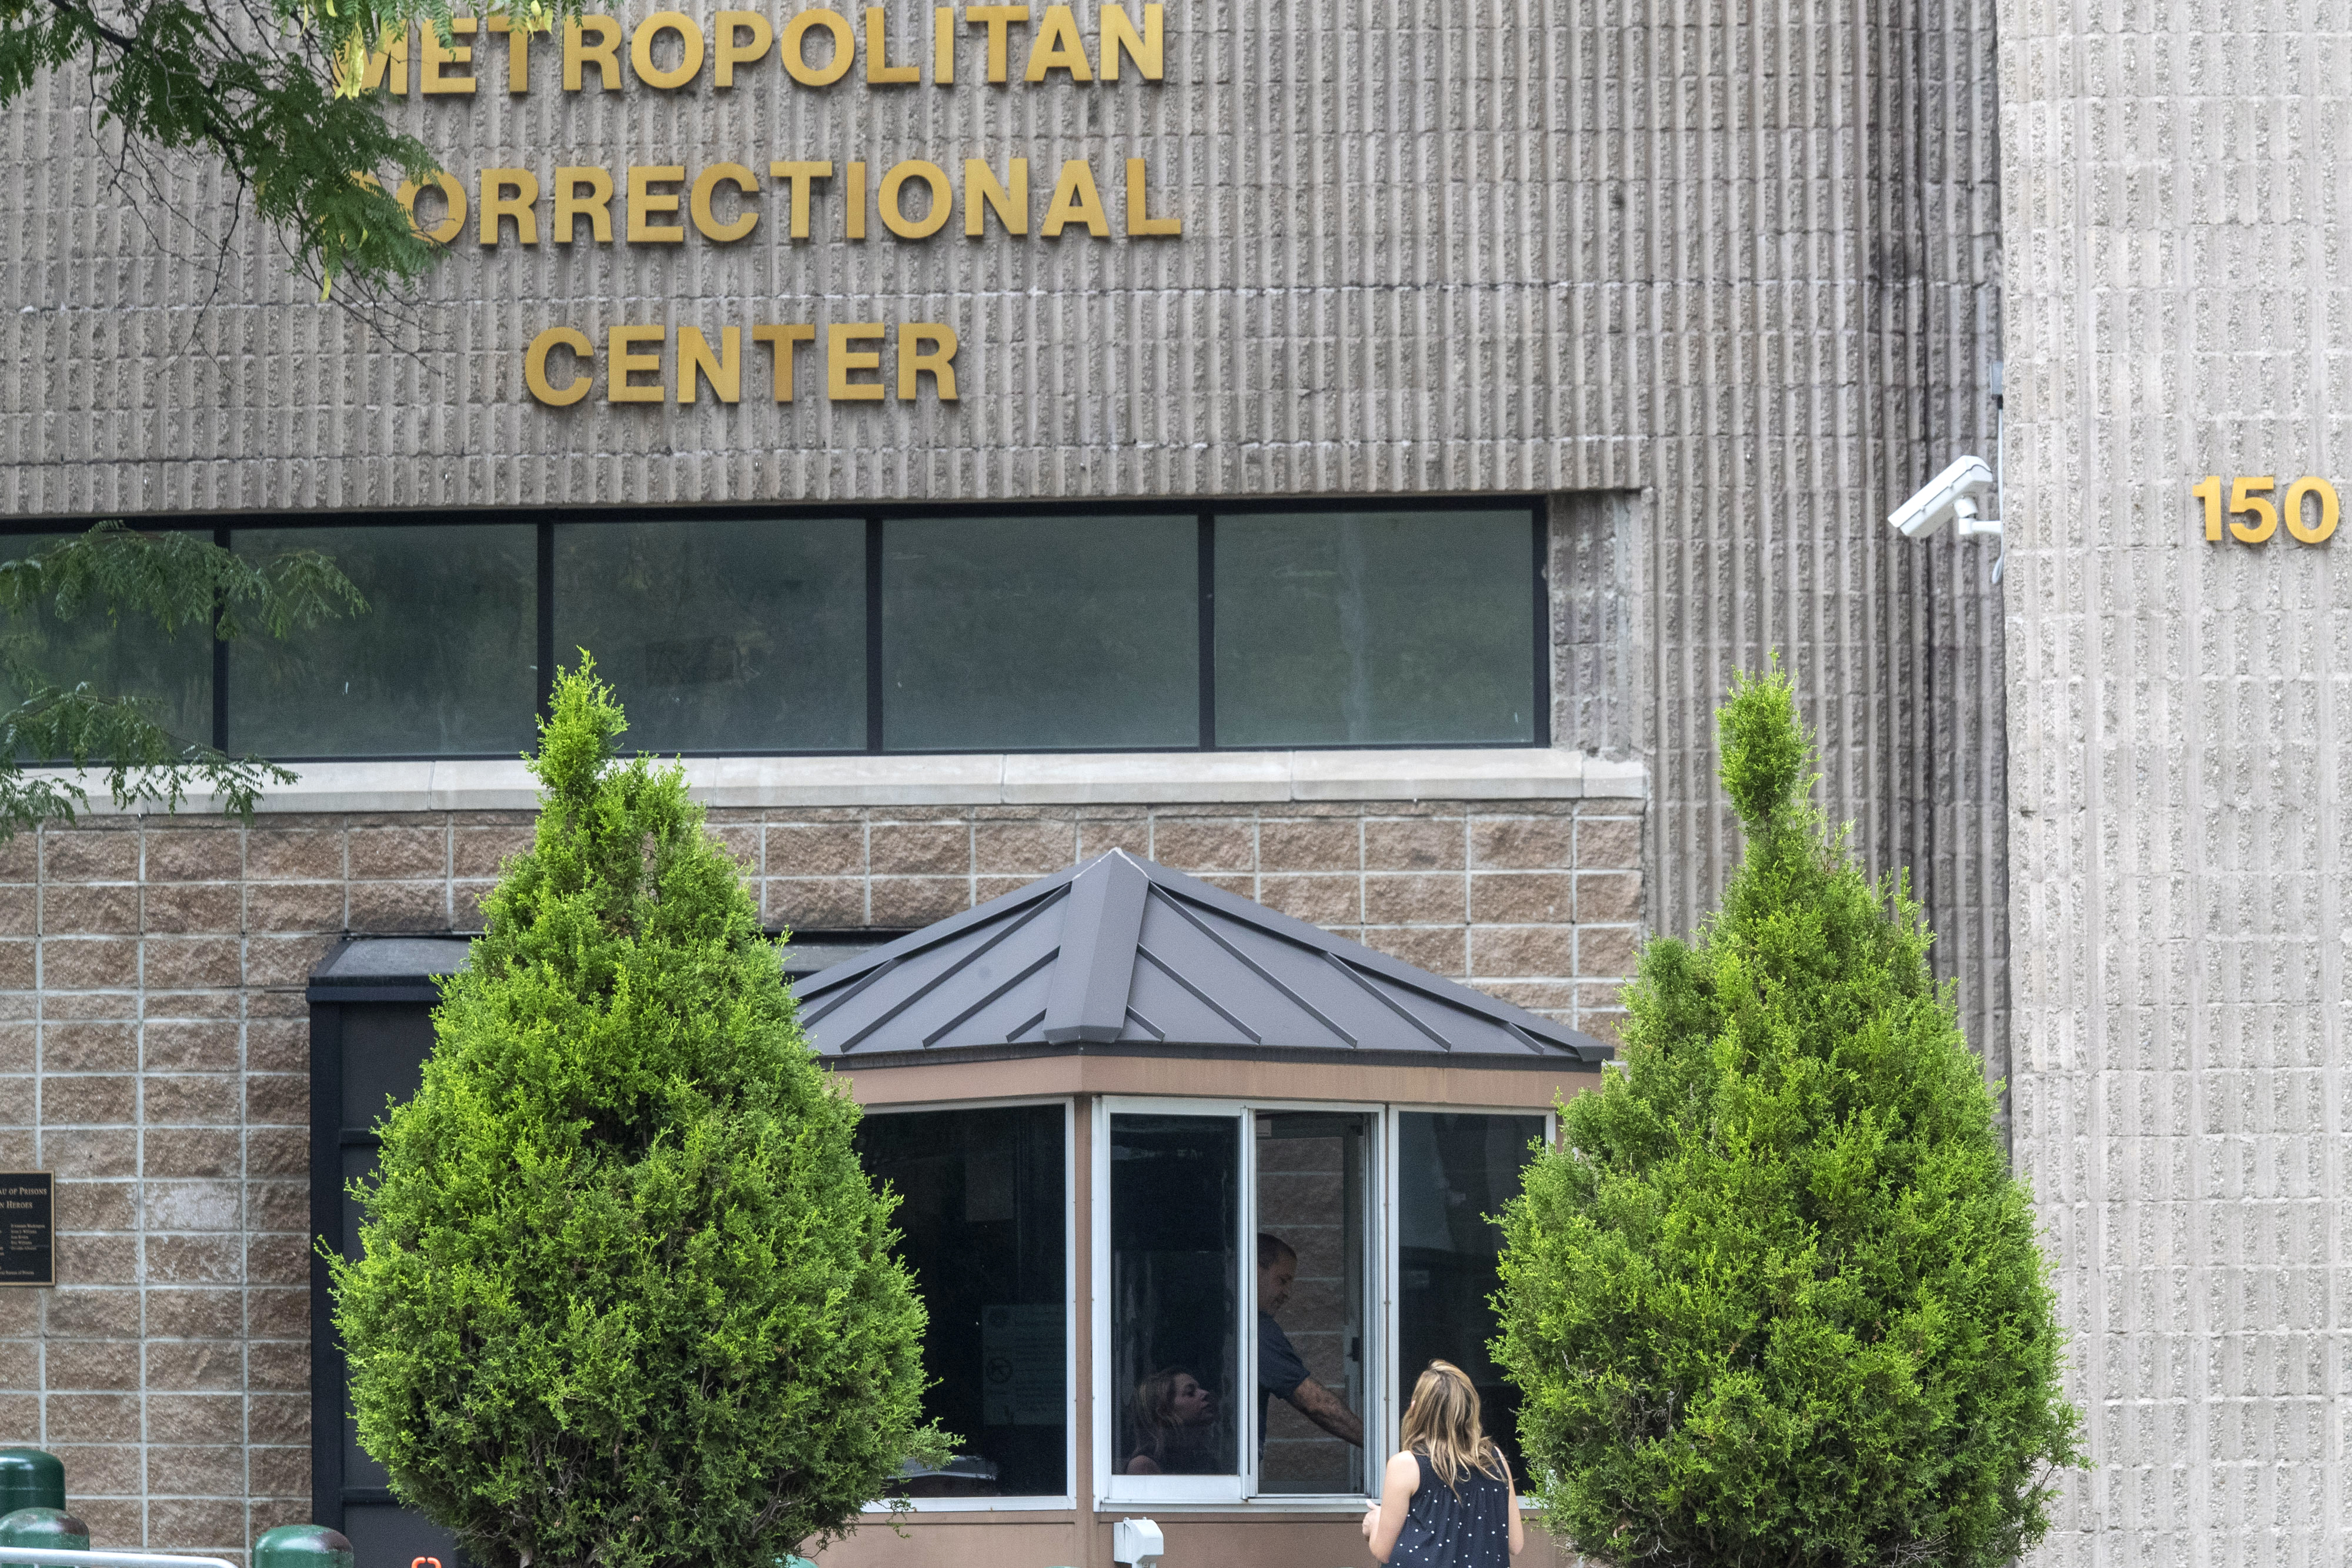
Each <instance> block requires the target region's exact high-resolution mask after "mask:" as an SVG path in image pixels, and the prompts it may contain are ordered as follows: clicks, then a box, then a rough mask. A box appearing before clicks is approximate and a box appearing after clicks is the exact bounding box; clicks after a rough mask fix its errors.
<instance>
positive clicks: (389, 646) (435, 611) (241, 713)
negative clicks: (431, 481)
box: [228, 523, 539, 757]
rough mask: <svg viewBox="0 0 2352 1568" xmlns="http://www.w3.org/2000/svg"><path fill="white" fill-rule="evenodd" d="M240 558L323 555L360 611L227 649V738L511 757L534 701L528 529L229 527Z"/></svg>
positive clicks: (286, 749) (533, 554)
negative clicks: (359, 598) (354, 593)
mask: <svg viewBox="0 0 2352 1568" xmlns="http://www.w3.org/2000/svg"><path fill="white" fill-rule="evenodd" d="M233 538H234V543H235V546H236V550H237V553H238V554H240V555H246V556H255V557H257V556H263V555H268V554H269V553H271V552H272V551H276V550H280V549H315V550H323V551H325V552H326V553H327V554H328V555H330V556H331V557H333V558H334V562H335V564H336V565H337V566H338V567H341V569H342V570H343V573H344V575H345V576H347V577H349V578H350V579H351V580H352V581H353V582H354V583H356V584H358V586H359V590H360V591H361V592H362V593H363V594H365V595H366V596H367V601H368V611H367V612H366V613H365V614H362V615H359V616H355V617H351V618H347V619H342V620H336V621H329V622H325V623H323V624H321V625H320V626H318V627H315V628H313V629H311V630H310V631H308V632H303V633H301V634H300V635H299V636H297V637H294V638H290V639H289V640H288V641H286V642H283V643H278V642H273V641H271V640H270V639H269V638H268V637H246V638H244V639H241V640H240V641H238V642H237V643H233V644H232V645H231V646H230V649H229V687H228V697H229V700H228V747H229V749H230V750H232V751H258V752H262V753H264V754H266V755H268V756H274V757H369V756H391V757H462V756H467V755H469V754H470V755H477V756H481V755H488V756H502V757H511V756H513V755H514V754H515V753H517V752H519V751H521V750H522V749H523V748H524V747H528V746H529V745H530V741H531V734H532V730H531V716H532V714H533V712H534V710H535V708H536V706H537V705H538V701H539V672H538V670H537V669H536V668H535V667H534V663H535V655H534V653H533V652H532V650H533V647H534V645H535V643H537V641H538V626H539V620H538V616H539V612H538V593H537V561H538V530H537V529H536V528H533V527H531V526H530V525H528V524H509V523H459V524H449V525H446V526H444V525H435V526H430V527H420V528H299V529H297V528H240V529H238V530H237V531H236V534H235V536H233Z"/></svg>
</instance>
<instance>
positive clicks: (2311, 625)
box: [2000, 0, 2352, 1568]
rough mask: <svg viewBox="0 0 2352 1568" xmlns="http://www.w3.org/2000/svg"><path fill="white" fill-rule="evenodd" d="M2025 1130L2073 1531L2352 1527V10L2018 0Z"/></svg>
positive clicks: (2274, 1539) (2279, 1555)
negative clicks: (2221, 505) (2350, 972)
mask: <svg viewBox="0 0 2352 1568" xmlns="http://www.w3.org/2000/svg"><path fill="white" fill-rule="evenodd" d="M2000 24H2001V53H2000V76H2001V88H2002V119H2001V126H2000V145H2001V148H2002V157H2003V164H2004V173H2003V183H2002V191H2003V200H2004V203H2005V205H2006V208H2007V214H2008V217H2007V224H2006V225H2005V226H2006V230H2007V233H2008V234H2009V235H2010V236H2011V242H2010V245H2009V247H2008V255H2009V257H2010V270H2009V274H2008V277H2007V284H2006V289H2007V296H2008V298H2007V304H2006V320H2007V328H2008V334H2007V335H2008V343H2009V348H2008V354H2007V361H2008V366H2009V371H2008V376H2009V385H2010V389H2011V397H2010V405H2009V406H2010V410H2011V415H2012V418H2011V427H2010V441H2009V476H2008V479H2009V484H2008V490H2009V497H2008V527H2009V529H2010V535H2011V537H2010V541H2009V568H2008V587H2009V592H2010V601H2009V608H2010V626H2009V638H2008V647H2009V650H2010V670H2009V683H2008V684H2009V695H2008V709H2009V717H2010V734H2011V779H2010V789H2011V800H2012V801H2013V803H2014V813H2013V816H2012V820H2011V847H2012V851H2013V859H2012V862H2011V867H2012V869H2011V921H2012V942H2013V952H2014V953H2015V955H2016V957H2015V960H2014V966H2013V969H2012V973H2011V986H2012V989H2013V995H2014V998H2015V1006H2016V1009H2017V1011H2016V1027H2015V1030H2014V1036H2015V1042H2016V1043H2015V1050H2016V1057H2017V1060H2016V1093H2015V1107H2016V1123H2015V1133H2016V1137H2015V1147H2016V1151H2017V1155H2018V1159H2019V1163H2020V1165H2021V1166H2022V1167H2023V1170H2024V1173H2025V1174H2026V1175H2027V1176H2030V1177H2031V1178H2032V1181H2033V1184H2034V1186H2035V1190H2036V1195H2037V1197H2038V1199H2039V1202H2040V1204H2041V1212H2042V1217H2043V1218H2044V1220H2045V1221H2046V1223H2047V1224H2048V1226H2049V1228H2050V1236H2051V1241H2052V1246H2053V1251H2054V1258H2055V1262H2056V1266H2057V1275H2056V1284H2057V1290H2058V1295H2059V1301H2060V1305H2061V1310H2062V1312H2063V1317H2064V1320H2065V1322H2066V1324H2067V1326H2068V1328H2069V1330H2070V1331H2071V1333H2072V1334H2073V1336H2074V1343H2073V1353H2072V1367H2071V1371H2070V1374H2069V1377H2068V1386H2069V1388H2070V1389H2071V1390H2072V1391H2073V1393H2074V1396H2075V1397H2076V1398H2077V1399H2078V1400H2079V1401H2080V1402H2081V1404H2082V1406H2083V1407H2084V1415H2085V1418H2086V1423H2087V1427H2086V1433H2085V1436H2086V1438H2087V1445H2086V1446H2087V1448H2088V1449H2089V1451H2090V1454H2091V1456H2092V1458H2094V1459H2095V1461H2096V1462H2097V1466H2098V1469H2096V1470H2095V1471H2094V1472H2092V1473H2090V1474H2087V1475H2082V1476H2077V1477H2074V1478H2072V1479H2070V1480H2069V1482H2068V1484H2067V1488H2066V1494H2065V1499H2064V1503H2063V1508H2062V1509H2061V1510H2060V1512H2059V1516H2058V1523H2057V1528H2056V1531H2054V1532H2053V1536H2052V1538H2051V1540H2050V1542H2049V1543H2048V1545H2047V1546H2045V1547H2044V1548H2043V1550H2042V1552H2041V1554H2040V1557H2039V1561H2040V1562H2042V1563H2048V1564H2053V1565H2054V1564H2064V1565H2066V1568H2109V1565H2116V1564H2124V1563H2131V1564H2142V1563H2168V1564H2171V1563H2179V1564H2184V1565H2204V1564H2212V1565H2221V1564H2239V1563H2278V1564H2281V1565H2283V1568H2284V1565H2294V1568H2304V1565H2309V1568H2317V1565H2319V1564H2322V1563H2327V1564H2334V1563H2343V1562H2345V1561H2347V1557H2352V1518H2348V1517H2347V1511H2352V1466H2347V1448H2346V1445H2347V1438H2352V1354H2347V1353H2352V1329H2347V1302H2352V1289H2347V1287H2352V1262H2347V1240H2352V1236H2347V1207H2346V1202H2345V1197H2346V1192H2347V1177H2348V1176H2352V1161H2347V1155H2352V1142H2347V1134H2352V1116H2347V1104H2352V1094H2347V1091H2352V1076H2347V1002H2352V987H2348V986H2347V950H2352V905H2347V888H2352V879H2347V873H2352V842H2347V821H2348V820H2352V819H2347V810H2346V805H2345V795H2346V789H2347V783H2352V542H2347V538H2346V537H2345V535H2344V534H2343V533H2341V532H2340V531H2339V532H2338V533H2337V534H2336V537H2335V538H2332V539H2331V540H2329V541H2328V542H2327V543H2326V544H2324V545H2305V544H2299V543H2296V542H2294V540H2293V539H2291V538H2289V537H2288V536H2287V533H2286V531H2285V530H2284V528H2282V529H2281V530H2279V532H2278V534H2277V536H2276V537H2275V538H2272V539H2271V540H2270V541H2269V542H2267V543H2265V544H2263V545H2259V546H2248V545H2244V544H2241V543H2238V542H2236V541H2235V540H2234V539H2226V538H2225V541H2224V542H2221V543H2209V542H2208V541H2207V540H2206V538H2205V537H2204V528H2203V515H2202V507H2201V506H2200V503H2199V501H2198V500H2197V498H2196V497H2193V496H2192V495H2191V494H2190V489H2191V486H2195V485H2196V484H2197V483H2198V482H2199V481H2200V480H2201V479H2202V478H2203V477H2204V476H2207V475H2209V474H2215V475H2220V476H2222V479H2221V483H2222V486H2224V489H2225V491H2226V489H2227V488H2228V487H2229V486H2231V482H2232V480H2233V479H2234V478H2235V477H2236V476H2273V477H2275V478H2276V479H2277V480H2278V482H2279V484H2280V486H2285V485H2287V484H2290V483H2292V482H2293V480H2294V478H2295V477H2296V476H2300V475H2304V474H2315V475H2318V476H2323V477H2325V478H2327V479H2330V480H2331V481H2333V482H2334V484H2335V485H2336V488H2337V490H2338V491H2339V492H2343V491H2344V490H2346V489H2347V486H2352V471H2347V457H2352V440H2348V439H2347V437H2352V429H2347V416H2352V396H2347V393H2352V337H2347V319H2352V309H2347V307H2352V284H2347V278H2346V275H2345V270H2344V267H2343V265H2342V247H2343V242H2344V235H2345V233H2346V221H2347V194H2352V185H2347V174H2346V171H2347V167H2352V162H2347V151H2352V149H2347V130H2346V128H2347V125H2352V114H2347V110H2352V101H2347V100H2352V78H2347V74H2346V71H2345V66H2346V64H2347V61H2352V17H2347V15H2346V13H2345V11H2344V9H2343V8H2342V7H2341V6H2334V5H2323V6H2312V5H2290V4H2273V3H2258V4H2252V5H2233V6H2226V7H2224V6H2209V5H2172V6H2147V5H2123V6H2086V5H2046V4H2026V3H2022V0H2019V3H2004V4H2003V5H2002V6H2001V10H2000Z"/></svg>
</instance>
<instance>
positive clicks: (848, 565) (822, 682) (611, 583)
mask: <svg viewBox="0 0 2352 1568" xmlns="http://www.w3.org/2000/svg"><path fill="white" fill-rule="evenodd" d="M579 648H586V649H587V650H588V651H589V652H591V653H594V654H595V655H596V665H597V673H598V674H601V675H603V676H604V678H605V679H606V680H608V681H610V682H612V683H613V685H614V687H615V688H616V689H617V690H618V691H619V692H620V694H621V698H622V700H623V702H625V704H626V705H627V706H628V710H629V729H628V734H627V736H626V737H625V741H624V744H625V745H626V746H629V747H635V748H640V749H644V750H647V751H664V752H676V751H844V750H851V749H863V748H864V747H865V745H866V524H865V523H864V521H863V520H861V519H858V518H854V517H853V518H816V519H812V520H808V521H753V520H748V519H747V520H730V521H719V522H701V521H688V520H681V521H677V522H658V523H614V524H603V523H592V524H582V525H576V526H564V527H559V528H557V529H556V530H555V649H556V662H557V663H558V664H563V665H566V666H568V665H570V664H572V663H573V662H574V661H575V660H576V659H577V658H578V656H579V655H578V654H577V653H575V652H574V650H575V649H579Z"/></svg>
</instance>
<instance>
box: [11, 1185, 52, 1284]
mask: <svg viewBox="0 0 2352 1568" xmlns="http://www.w3.org/2000/svg"><path fill="white" fill-rule="evenodd" d="M55 1182H56V1178H55V1177H54V1176H51V1175H50V1174H49V1173H48V1172H47V1171H0V1285H54V1284H56V1283H57V1282H58V1266H57V1223H56V1219H57V1203H56V1197H57V1194H56V1187H55Z"/></svg>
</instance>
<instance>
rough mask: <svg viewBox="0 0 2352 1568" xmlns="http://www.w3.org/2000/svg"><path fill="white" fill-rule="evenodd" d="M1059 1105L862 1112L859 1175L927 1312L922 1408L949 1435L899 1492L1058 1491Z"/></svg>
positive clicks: (1063, 1378) (1063, 1393)
mask: <svg viewBox="0 0 2352 1568" xmlns="http://www.w3.org/2000/svg"><path fill="white" fill-rule="evenodd" d="M1064 1118H1065V1112H1064V1110H1063V1108H1062V1107H1061V1106H1059V1105H1021V1106H1013V1107H1008V1108H1004V1109H998V1110H982V1111H916V1112H901V1113H887V1114H883V1113H873V1114H869V1115H867V1117H866V1120H865V1121H864V1123H862V1124H860V1126H859V1128H858V1134H857V1141H858V1152H859V1155H860V1157H861V1158H862V1159H863V1160H864V1162H865V1165H866V1172H867V1174H868V1175H870V1176H873V1177H874V1178H875V1179H876V1180H877V1181H887V1182H888V1183H889V1184H890V1186H891V1188H892V1190H893V1191H895V1192H897V1193H898V1197H899V1204H898V1214H897V1215H896V1216H895V1217H894V1220H893V1223H895V1224H896V1225H897V1226H898V1231H899V1237H900V1239H899V1242H898V1255H899V1256H900V1257H901V1258H903V1259H904V1260H906V1263H907V1266H908V1269H910V1270H913V1272H914V1276H915V1283H916V1288H917V1289H918V1290H919V1291H921V1292H922V1296H923V1305H924V1306H925V1307H926V1308H927V1309H928V1310H929V1313H930V1326H929V1330H928V1331H927V1332H926V1333H925V1336H924V1339H923V1373H924V1375H925V1376H926V1377H928V1378H929V1379H930V1380H931V1387H930V1389H929V1392H928V1393H927V1394H925V1395H924V1396H923V1414H924V1416H926V1417H928V1418H929V1419H931V1420H934V1421H937V1422H938V1423H939V1424H940V1426H941V1427H945V1428H946V1429H947V1430H948V1431H950V1432H952V1433H954V1434H955V1435H956V1436H957V1437H960V1438H961V1439H962V1446H961V1450H960V1451H959V1453H958V1456H957V1458H956V1459H955V1461H954V1462H953V1463H952V1464H950V1465H949V1466H947V1467H946V1468H945V1469H936V1470H923V1471H921V1472H919V1473H909V1475H908V1477H907V1479H906V1482H905V1485H904V1488H903V1490H905V1492H906V1493H907V1494H908V1495H909V1496H913V1497H1058V1496H1061V1495H1063V1494H1065V1493H1066V1492H1067V1491H1068V1490H1069V1436H1070V1432H1069V1407H1070V1406H1069V1371H1068V1368H1069V1312H1070V1300H1069V1275H1068V1271H1067V1265H1066V1258H1067V1250H1066V1249H1067V1228H1068V1223H1069V1191H1068V1184H1067V1181H1066V1168H1065V1162H1064V1155H1063V1141H1064V1133H1063V1123H1064Z"/></svg>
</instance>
